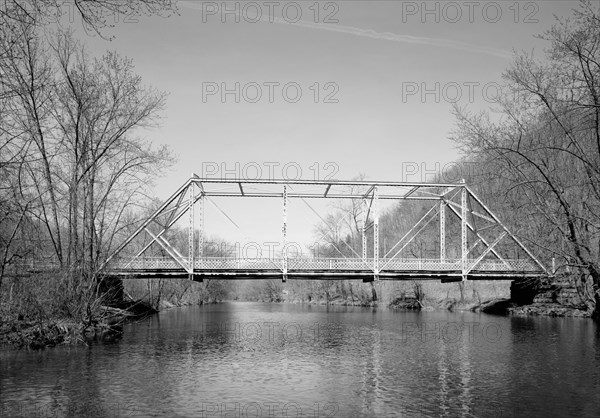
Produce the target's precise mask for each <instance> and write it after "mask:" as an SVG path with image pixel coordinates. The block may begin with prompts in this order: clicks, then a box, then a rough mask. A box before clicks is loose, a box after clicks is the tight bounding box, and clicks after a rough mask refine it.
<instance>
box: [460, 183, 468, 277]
mask: <svg viewBox="0 0 600 418" xmlns="http://www.w3.org/2000/svg"><path fill="white" fill-rule="evenodd" d="M464 182H465V181H464V180H463V183H464ZM460 206H461V207H460V211H461V221H460V236H461V240H460V242H461V269H462V279H463V281H466V280H467V254H468V253H469V249H468V248H467V188H466V187H465V186H463V187H462V189H461V199H460Z"/></svg>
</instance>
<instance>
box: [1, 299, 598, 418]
mask: <svg viewBox="0 0 600 418" xmlns="http://www.w3.org/2000/svg"><path fill="white" fill-rule="evenodd" d="M599 328H600V327H598V325H597V324H596V323H594V322H593V321H592V320H589V319H579V318H573V319H566V318H545V317H527V318H520V317H501V316H492V315H485V314H474V313H470V312H468V313H467V312H465V313H450V312H420V313H414V312H399V311H398V312H396V311H391V310H389V309H385V308H378V309H375V308H358V307H339V306H335V307H332V306H329V307H328V306H316V305H292V304H267V303H251V302H248V303H246V302H231V303H223V304H217V305H205V306H199V307H187V308H180V309H172V310H167V311H164V312H161V313H160V314H158V315H156V316H154V317H151V318H147V319H145V320H143V321H140V322H138V323H134V324H128V325H126V326H125V327H124V334H123V338H122V339H120V340H118V341H114V342H97V343H93V344H91V346H90V347H58V348H52V349H46V350H43V351H39V352H28V351H2V352H0V363H1V365H0V371H1V374H0V400H1V409H0V415H1V416H3V417H4V416H6V417H20V416H23V417H32V416H34V417H54V416H74V417H75V416H77V417H79V416H98V417H134V416H135V417H147V416H168V417H211V416H212V417H225V416H227V417H246V416H248V417H254V416H263V417H268V416H273V417H279V416H308V417H317V416H319V417H333V416H335V417H353V416H357V417H361V416H402V417H413V416H414V417H421V416H427V417H428V416H451V417H454V416H463V417H488V416H489V417H532V416H540V417H542V416H544V417H546V416H556V417H566V416H577V417H584V416H588V417H598V416H600V329H599Z"/></svg>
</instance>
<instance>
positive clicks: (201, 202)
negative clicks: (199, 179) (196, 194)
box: [198, 193, 204, 262]
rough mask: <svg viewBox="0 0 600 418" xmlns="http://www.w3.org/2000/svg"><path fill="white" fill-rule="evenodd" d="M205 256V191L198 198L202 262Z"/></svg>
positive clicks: (199, 249) (199, 253)
mask: <svg viewBox="0 0 600 418" xmlns="http://www.w3.org/2000/svg"><path fill="white" fill-rule="evenodd" d="M203 257H204V193H200V199H198V259H199V260H200V262H202V258H203Z"/></svg>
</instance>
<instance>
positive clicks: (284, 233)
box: [281, 184, 288, 282]
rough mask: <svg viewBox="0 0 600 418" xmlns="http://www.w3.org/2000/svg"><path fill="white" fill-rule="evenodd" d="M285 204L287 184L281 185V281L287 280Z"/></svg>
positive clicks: (286, 201)
mask: <svg viewBox="0 0 600 418" xmlns="http://www.w3.org/2000/svg"><path fill="white" fill-rule="evenodd" d="M287 204H288V195H287V185H286V184H284V185H283V227H282V228H281V232H282V234H283V250H282V252H281V256H282V259H283V265H282V272H283V277H282V281H284V282H285V281H286V280H287V270H288V262H287V248H286V245H287Z"/></svg>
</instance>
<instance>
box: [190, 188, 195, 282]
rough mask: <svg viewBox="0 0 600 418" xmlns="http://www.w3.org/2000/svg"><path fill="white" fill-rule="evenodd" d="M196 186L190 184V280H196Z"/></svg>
mask: <svg viewBox="0 0 600 418" xmlns="http://www.w3.org/2000/svg"><path fill="white" fill-rule="evenodd" d="M195 187H196V186H195V185H194V183H190V188H189V199H190V201H189V209H188V210H189V213H190V229H189V231H188V247H189V248H188V262H189V267H188V269H189V270H188V274H189V278H190V280H192V279H193V278H194V200H196V196H195V195H194V188H195Z"/></svg>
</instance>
